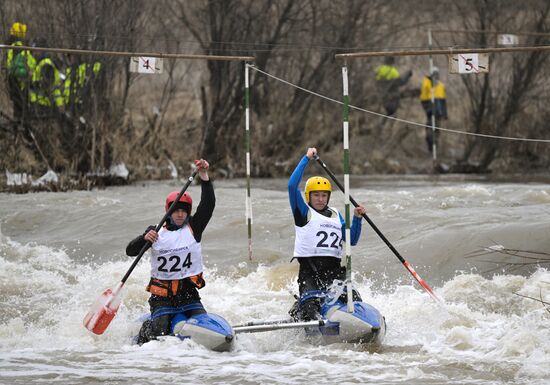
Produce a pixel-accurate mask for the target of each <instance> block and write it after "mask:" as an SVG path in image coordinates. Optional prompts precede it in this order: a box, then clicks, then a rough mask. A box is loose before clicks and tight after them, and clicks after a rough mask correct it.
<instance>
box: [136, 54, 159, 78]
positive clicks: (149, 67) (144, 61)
mask: <svg viewBox="0 0 550 385" xmlns="http://www.w3.org/2000/svg"><path fill="white" fill-rule="evenodd" d="M130 71H131V72H137V73H140V74H160V73H162V59H159V58H156V57H147V56H138V57H132V60H130Z"/></svg>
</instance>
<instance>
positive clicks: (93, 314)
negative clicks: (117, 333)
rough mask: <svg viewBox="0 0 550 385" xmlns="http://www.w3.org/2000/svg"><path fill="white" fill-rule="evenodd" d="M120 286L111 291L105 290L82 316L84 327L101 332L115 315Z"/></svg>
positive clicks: (96, 332) (97, 332) (93, 331)
mask: <svg viewBox="0 0 550 385" xmlns="http://www.w3.org/2000/svg"><path fill="white" fill-rule="evenodd" d="M121 293H122V291H121V290H120V286H119V287H117V288H116V289H115V291H114V292H113V291H112V290H111V289H107V290H105V291H104V292H103V293H102V294H101V296H100V297H99V298H98V299H97V300H96V301H95V302H94V304H93V305H92V307H91V308H90V311H88V313H87V314H86V316H85V317H84V327H86V329H88V330H89V331H91V332H92V333H95V334H103V332H104V331H105V330H106V329H107V327H108V326H109V324H110V323H111V321H112V320H113V318H114V317H115V315H116V313H117V311H118V307H119V306H120V302H121V300H122V298H121V297H122V295H121Z"/></svg>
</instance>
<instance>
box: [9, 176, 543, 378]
mask: <svg viewBox="0 0 550 385" xmlns="http://www.w3.org/2000/svg"><path fill="white" fill-rule="evenodd" d="M283 186H284V184H283ZM283 189H284V187H283ZM283 189H279V188H278V189H276V190H262V191H258V190H255V194H253V204H254V205H255V209H254V221H255V222H254V253H255V254H254V256H255V259H254V261H247V255H246V224H245V222H244V220H243V217H242V215H243V213H244V198H243V197H244V195H243V194H242V189H240V185H239V184H238V183H236V182H234V181H231V182H228V183H227V184H222V183H220V186H217V189H216V192H217V196H218V203H217V207H216V211H215V214H214V217H213V219H212V221H211V223H210V224H209V227H208V229H207V231H206V232H205V235H204V252H205V259H206V271H205V277H206V280H207V284H206V287H205V288H204V289H202V290H201V296H202V297H203V303H204V305H205V307H206V309H207V310H208V311H210V312H213V313H216V314H219V315H221V316H223V317H224V318H226V319H227V320H228V321H229V322H230V323H231V324H238V323H242V322H248V321H260V320H266V321H269V320H277V319H284V318H287V316H288V315H287V311H288V309H289V308H290V307H291V305H292V303H293V301H294V299H293V297H292V295H291V293H290V292H296V286H297V285H296V282H295V281H296V276H297V264H296V263H293V264H290V263H289V260H290V257H289V256H290V255H291V252H292V243H293V227H292V222H291V218H290V214H289V210H288V208H287V205H288V203H287V197H286V194H285V192H284V190H283ZM171 190H174V186H173V185H170V186H166V185H161V184H151V185H145V186H140V187H134V188H130V187H124V188H113V189H108V190H105V191H101V192H92V193H88V192H75V193H68V194H29V195H26V196H9V198H8V196H5V195H2V196H1V199H0V216H1V218H2V220H1V221H0V222H1V223H0V224H1V225H2V228H1V230H2V231H1V232H0V289H1V290H0V305H1V306H0V382H1V383H10V384H23V383H25V384H26V383H32V382H34V381H36V382H38V381H40V382H45V383H53V384H55V383H58V384H68V383H70V384H93V383H112V384H166V383H168V384H171V383H173V384H176V383H178V384H181V383H196V384H214V383H234V384H274V383H277V384H303V383H306V382H307V383H343V384H351V383H376V384H390V383H407V384H442V383H446V384H465V383H468V384H504V383H517V384H547V383H548V382H547V378H549V377H550V345H549V344H548V341H549V340H550V331H549V330H550V328H549V327H548V325H549V322H550V313H549V312H548V310H546V309H545V307H544V306H543V305H542V304H541V303H540V302H537V301H536V300H532V299H528V298H524V297H520V296H519V295H516V294H514V293H517V294H520V295H524V296H528V297H533V298H541V297H542V298H543V299H544V300H545V301H548V300H549V296H550V294H549V293H550V272H549V271H548V270H547V269H545V268H543V267H538V268H537V267H531V268H530V269H523V270H519V271H518V273H517V274H496V275H489V274H481V272H482V271H483V270H484V268H487V266H489V267H494V265H484V264H483V263H479V262H476V261H475V260H472V259H465V256H466V255H468V254H469V253H471V252H472V251H473V250H476V249H477V250H479V248H480V247H488V246H492V245H494V244H495V243H496V244H498V245H500V244H502V245H504V246H505V247H511V246H515V248H517V249H523V250H539V251H547V248H548V247H547V246H548V245H549V244H548V239H549V238H550V237H548V227H547V212H546V210H547V209H546V206H545V204H547V203H548V192H549V191H550V190H549V189H548V187H547V186H545V185H530V186H520V185H503V186H499V185H481V184H456V185H450V186H449V185H442V186H428V187H426V186H424V187H423V186H419V185H414V186H411V187H403V186H399V188H395V189H394V188H391V186H390V188H383V189H376V188H374V189H368V190H367V189H362V190H358V191H357V192H355V193H354V197H355V198H356V199H357V200H358V201H362V202H366V203H365V205H366V207H367V210H368V212H369V216H370V217H371V218H372V219H373V220H374V221H375V223H376V224H377V225H378V226H379V228H380V229H381V230H382V232H383V233H384V234H385V235H386V236H387V237H388V238H389V239H390V240H391V242H392V243H393V244H394V245H395V247H396V248H397V249H398V250H399V251H400V252H401V253H402V255H403V256H405V258H406V259H407V260H408V261H409V262H411V263H412V264H413V265H414V266H415V268H416V270H417V271H418V272H419V274H420V275H421V276H422V277H423V278H424V279H426V281H427V282H428V283H429V284H430V285H431V286H432V287H433V288H434V289H435V291H436V293H437V295H438V296H439V297H440V298H442V299H443V300H444V302H445V303H444V305H439V304H437V303H435V302H434V301H433V300H432V299H431V298H430V297H429V296H428V295H427V294H426V293H425V292H424V291H423V290H421V289H420V288H419V286H417V284H416V283H414V282H413V281H412V278H411V276H410V275H409V274H408V272H407V271H406V270H405V269H404V268H403V266H402V265H401V263H400V262H399V261H398V260H397V259H396V258H395V256H394V255H392V254H391V252H389V250H388V249H387V247H386V246H385V245H384V244H383V243H382V242H381V241H380V240H379V239H378V238H377V236H376V235H375V234H373V232H372V230H370V229H369V228H368V227H367V225H366V224H364V225H363V229H364V230H363V231H364V234H363V236H362V240H361V243H360V244H359V245H358V246H357V247H355V248H354V249H353V256H354V262H353V263H354V265H353V266H354V282H355V285H356V287H357V288H358V290H359V291H360V293H361V294H362V297H363V299H364V300H365V302H368V303H370V304H372V305H373V306H375V307H376V308H378V309H379V310H380V311H381V313H382V314H383V315H384V316H385V317H386V320H387V324H388V331H387V335H386V340H385V343H384V346H383V347H382V348H381V349H380V350H378V351H372V350H369V349H366V348H365V347H363V346H354V345H349V344H335V345H329V346H313V345H311V344H310V343H308V341H307V340H306V339H305V338H304V336H303V335H302V332H301V331H297V330H285V331H274V332H268V333H256V334H242V335H239V336H238V338H237V340H236V346H235V350H234V351H233V352H227V353H215V352H210V351H207V350H206V349H205V348H203V347H201V346H198V345H196V344H194V343H193V342H192V341H183V342H182V341H178V340H175V339H173V338H168V339H166V340H163V341H155V342H152V343H149V344H145V345H144V346H142V347H139V346H136V345H133V344H132V343H131V340H132V337H133V336H134V335H135V334H136V333H137V331H138V330H139V327H140V323H139V322H138V321H137V319H138V318H139V317H140V316H142V315H143V314H144V313H146V312H147V311H148V306H147V299H148V293H147V292H146V291H145V290H144V288H145V285H146V283H147V281H148V279H149V264H148V256H147V257H144V260H143V261H141V262H140V263H139V264H138V265H137V267H136V269H135V271H134V272H133V273H132V275H131V276H130V278H129V280H128V281H127V284H126V287H125V290H126V293H125V296H124V302H123V305H122V306H121V308H120V310H119V311H118V314H117V316H116V318H115V319H114V320H113V322H112V323H111V325H110V326H109V328H108V329H107V331H106V332H105V334H104V335H101V336H96V335H94V334H91V333H90V332H88V331H87V330H86V329H85V328H84V327H83V325H82V319H83V317H84V314H85V313H86V312H87V310H88V309H89V307H90V305H91V304H92V303H93V301H94V300H95V299H96V298H97V297H98V296H99V295H100V293H101V292H102V291H103V290H104V289H105V288H107V287H114V286H115V285H116V284H117V283H118V282H119V281H120V279H121V278H122V276H123V275H124V273H125V272H126V270H127V269H128V268H129V266H130V264H131V263H132V258H129V257H126V256H124V255H123V249H124V246H125V245H126V242H128V240H130V239H132V238H133V237H135V236H136V235H137V234H139V233H140V232H142V231H143V229H144V228H145V226H146V225H147V224H149V223H155V220H154V219H155V218H156V217H157V216H158V215H157V214H158V206H159V205H158V204H155V203H154V202H152V201H154V200H156V201H162V197H163V196H164V194H165V193H164V191H171ZM197 193H198V190H197V189H196V187H193V191H192V194H195V195H194V196H196V194H197ZM145 196H147V197H148V198H147V199H144V197H145ZM334 196H336V194H334ZM151 197H153V198H151ZM254 197H255V198H254ZM241 198H243V199H241ZM333 198H334V199H336V198H335V197H333ZM126 207H131V208H132V210H126V211H125V208H126ZM282 207H283V208H282ZM61 212H71V214H72V215H71V216H68V215H65V216H60V213H61ZM161 214H162V213H161ZM32 215H36V216H35V217H33V216H32ZM149 218H151V219H149ZM2 233H4V234H5V235H2ZM363 237H364V238H363ZM31 240H32V241H31ZM493 241H494V242H493ZM97 245H100V246H97ZM496 251H498V250H496ZM469 261H471V262H469ZM469 263H471V265H470V264H469ZM546 266H547V265H546Z"/></svg>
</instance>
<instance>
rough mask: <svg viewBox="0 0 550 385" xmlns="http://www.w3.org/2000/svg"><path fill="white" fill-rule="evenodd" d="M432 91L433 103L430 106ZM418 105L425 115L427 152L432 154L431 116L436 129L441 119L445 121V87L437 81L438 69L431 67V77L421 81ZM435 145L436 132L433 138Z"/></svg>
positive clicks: (428, 76)
mask: <svg viewBox="0 0 550 385" xmlns="http://www.w3.org/2000/svg"><path fill="white" fill-rule="evenodd" d="M432 91H433V95H434V102H433V104H432ZM420 103H421V104H422V108H423V109H424V112H425V113H426V126H427V127H426V144H427V145H428V151H430V152H432V150H433V144H434V138H433V129H432V115H433V116H434V117H435V126H436V127H438V126H439V124H440V122H441V120H442V119H447V118H448V116H447V97H446V94H445V85H444V84H443V82H441V81H440V80H439V68H437V67H433V68H432V73H431V75H427V76H425V77H424V79H423V80H422V87H421V89H420ZM435 143H436V144H437V132H436V136H435Z"/></svg>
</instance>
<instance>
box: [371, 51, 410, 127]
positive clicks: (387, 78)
mask: <svg viewBox="0 0 550 385" xmlns="http://www.w3.org/2000/svg"><path fill="white" fill-rule="evenodd" d="M411 76H412V71H411V70H409V71H407V72H406V73H405V74H404V75H403V76H401V74H400V73H399V71H398V69H397V67H396V66H395V58H394V57H393V56H387V57H386V58H385V59H384V64H383V65H381V66H378V67H377V68H376V88H377V91H378V94H379V97H380V100H381V101H382V105H383V106H384V109H385V110H386V115H388V116H392V115H394V114H395V113H396V112H397V109H398V108H399V102H400V99H401V91H400V89H399V88H400V87H401V86H404V85H405V84H406V83H407V82H408V81H409V79H410V78H411ZM384 121H385V119H384Z"/></svg>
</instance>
